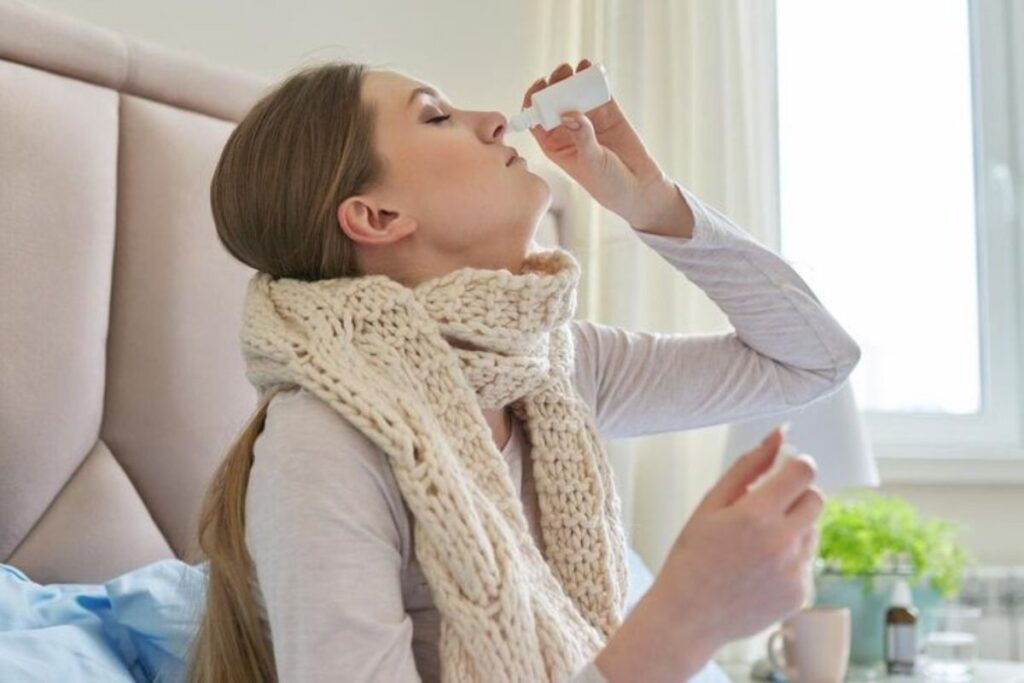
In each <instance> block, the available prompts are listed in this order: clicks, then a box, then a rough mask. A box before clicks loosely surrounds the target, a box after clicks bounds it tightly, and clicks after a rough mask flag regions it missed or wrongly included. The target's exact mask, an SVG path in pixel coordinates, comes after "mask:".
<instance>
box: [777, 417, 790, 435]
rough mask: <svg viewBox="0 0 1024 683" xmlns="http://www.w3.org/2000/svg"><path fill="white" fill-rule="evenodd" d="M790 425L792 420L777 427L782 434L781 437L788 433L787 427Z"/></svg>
mask: <svg viewBox="0 0 1024 683" xmlns="http://www.w3.org/2000/svg"><path fill="white" fill-rule="evenodd" d="M792 424H793V421H792V420H786V421H785V422H783V423H782V425H780V426H779V430H780V431H781V432H782V435H783V436H785V435H786V432H788V431H789V427H790V425H792Z"/></svg>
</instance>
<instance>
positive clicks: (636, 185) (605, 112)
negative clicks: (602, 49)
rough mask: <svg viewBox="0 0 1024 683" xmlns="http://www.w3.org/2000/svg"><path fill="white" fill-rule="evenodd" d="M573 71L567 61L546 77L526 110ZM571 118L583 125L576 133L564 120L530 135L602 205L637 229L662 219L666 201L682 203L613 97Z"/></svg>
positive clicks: (536, 84) (533, 89)
mask: <svg viewBox="0 0 1024 683" xmlns="http://www.w3.org/2000/svg"><path fill="white" fill-rule="evenodd" d="M590 67H591V62H590V60H587V59H583V60H580V62H579V64H578V65H577V66H576V71H581V70H583V69H586V68H590ZM573 73H574V72H573V68H572V66H571V65H570V64H569V63H568V62H563V63H562V64H561V65H559V66H558V67H557V68H556V69H555V70H554V71H552V72H551V75H550V76H548V77H547V78H538V79H537V80H536V81H534V83H533V85H531V86H530V87H529V88H528V89H527V91H526V95H525V96H524V97H523V109H526V108H527V107H529V106H530V104H531V102H532V97H533V94H534V93H536V92H538V91H540V90H543V89H544V88H546V87H548V86H549V85H552V84H554V83H557V82H558V81H561V80H563V79H565V78H568V77H569V76H571V75H572V74H573ZM570 116H571V118H572V120H574V121H576V122H578V123H579V124H580V126H579V128H578V129H576V130H572V129H570V127H568V126H567V125H566V124H565V123H564V122H563V124H562V125H560V126H557V127H556V128H553V129H552V130H550V131H546V130H544V128H543V126H539V125H538V126H534V127H533V128H531V129H530V133H531V134H532V135H533V137H534V139H535V140H536V141H537V143H538V144H539V145H540V148H541V150H542V151H543V152H544V155H545V156H546V157H547V158H548V159H550V160H551V161H552V162H554V163H555V164H557V165H558V166H559V168H561V169H562V170H563V171H565V172H566V173H567V174H569V176H570V177H572V178H573V179H574V180H575V181H576V182H578V183H579V184H580V185H582V186H583V188H584V189H585V190H586V191H587V192H589V193H590V195H591V196H593V197H594V199H595V200H596V201H597V202H598V203H599V204H601V205H602V206H604V207H605V208H606V209H608V210H609V211H613V212H614V213H616V214H618V215H619V216H622V217H623V218H624V219H626V220H627V221H628V222H629V223H630V224H631V225H634V226H638V225H648V224H650V219H652V217H653V216H655V215H664V213H665V212H664V205H665V203H666V202H670V201H676V202H678V201H679V198H678V196H677V194H676V191H675V187H674V185H673V183H672V182H671V181H670V180H669V179H668V178H667V177H666V175H665V174H664V173H663V172H662V170H661V168H660V167H659V166H658V164H657V163H656V162H655V161H654V159H653V158H652V157H651V155H650V154H649V153H648V151H647V148H646V147H645V146H644V143H643V141H642V140H641V139H640V136H639V135H637V133H636V131H635V130H634V129H633V126H632V125H631V124H630V123H629V121H628V120H627V119H626V117H625V115H624V114H623V113H622V110H621V109H619V104H618V102H616V101H615V97H614V96H612V99H611V100H609V101H608V102H605V103H604V104H602V105H601V106H599V107H597V108H595V109H593V110H591V111H589V112H586V113H583V112H571V113H570Z"/></svg>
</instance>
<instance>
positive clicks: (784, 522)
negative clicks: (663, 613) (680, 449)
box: [651, 428, 824, 651]
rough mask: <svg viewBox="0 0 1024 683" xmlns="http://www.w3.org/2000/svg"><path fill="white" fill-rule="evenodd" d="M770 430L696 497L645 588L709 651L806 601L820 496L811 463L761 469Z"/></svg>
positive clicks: (767, 463)
mask: <svg viewBox="0 0 1024 683" xmlns="http://www.w3.org/2000/svg"><path fill="white" fill-rule="evenodd" d="M781 444H782V434H781V432H780V431H779V429H778V428H776V429H775V430H773V431H772V432H771V433H770V434H769V435H768V436H767V437H766V438H765V440H764V441H762V442H761V444H760V445H758V446H757V447H756V448H754V449H753V450H751V451H749V452H747V453H745V454H744V455H743V456H742V457H741V458H739V459H738V460H737V461H736V462H735V463H734V464H733V466H732V467H731V468H730V469H729V470H728V471H727V472H726V473H725V474H724V475H723V476H722V478H721V479H719V481H718V482H717V483H716V484H715V486H714V487H713V488H712V489H711V490H710V491H709V492H708V493H707V494H706V495H705V496H704V498H703V500H702V501H701V502H700V504H699V505H698V506H697V509H696V510H695V511H694V513H693V515H692V516H691V517H690V519H689V520H688V522H687V524H686V526H685V527H684V528H683V530H682V532H681V533H680V534H679V536H678V537H677V539H676V541H675V543H674V545H673V547H672V549H671V551H670V552H669V555H668V557H667V558H666V560H665V563H664V565H663V566H662V568H661V570H660V571H659V573H658V576H657V578H656V579H655V582H654V585H653V586H652V587H651V591H657V594H656V598H657V599H656V602H659V603H663V604H664V605H665V606H667V608H668V609H669V610H670V611H671V613H672V614H674V617H669V618H670V619H672V618H675V619H679V620H682V621H689V620H694V619H696V620H698V621H699V624H700V631H699V632H700V633H701V634H702V637H707V638H709V639H710V640H711V643H710V648H711V651H713V650H714V649H715V648H717V647H719V646H721V645H724V644H725V643H727V642H729V641H731V640H735V639H737V638H742V637H746V636H750V635H753V634H755V633H758V632H760V631H762V630H763V629H765V628H766V627H768V626H770V625H771V624H773V623H775V622H776V621H778V620H779V619H783V618H785V617H787V616H789V615H790V614H792V613H793V612H795V611H797V610H798V609H800V608H801V606H802V605H803V603H804V601H805V599H806V598H807V596H806V595H805V591H806V582H805V580H804V577H805V576H806V574H807V570H808V566H809V564H810V562H811V561H812V560H813V558H814V554H815V552H816V549H817V541H818V528H817V526H815V523H816V521H817V519H818V516H819V515H820V514H821V510H822V506H823V503H824V497H823V494H822V492H821V490H820V489H818V488H817V487H816V486H813V485H811V482H812V481H813V480H814V478H815V476H816V474H817V471H816V467H815V465H814V463H813V460H811V459H809V458H808V457H807V456H804V455H799V456H796V457H794V458H790V459H788V460H787V461H786V462H785V463H784V464H783V465H782V466H781V467H779V468H778V469H776V470H775V471H774V472H770V473H769V474H768V475H767V476H765V478H764V479H763V481H761V482H759V483H758V486H757V487H756V488H755V489H752V490H750V491H748V487H749V486H750V484H752V483H753V482H754V481H755V480H756V479H757V478H758V477H760V476H761V475H763V474H764V473H765V472H767V471H768V470H769V469H770V467H771V465H772V462H773V461H774V459H775V456H776V453H777V452H778V450H779V447H780V446H781Z"/></svg>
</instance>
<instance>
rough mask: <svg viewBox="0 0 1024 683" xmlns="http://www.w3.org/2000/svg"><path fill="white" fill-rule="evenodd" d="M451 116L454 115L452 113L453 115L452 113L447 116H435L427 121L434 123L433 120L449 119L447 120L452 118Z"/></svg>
mask: <svg viewBox="0 0 1024 683" xmlns="http://www.w3.org/2000/svg"><path fill="white" fill-rule="evenodd" d="M451 117H452V115H451V114H448V115H447V116H435V117H434V118H432V119H427V123H433V122H435V121H447V120H448V119H450V118H451Z"/></svg>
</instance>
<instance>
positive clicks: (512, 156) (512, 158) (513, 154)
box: [505, 148, 519, 166]
mask: <svg viewBox="0 0 1024 683" xmlns="http://www.w3.org/2000/svg"><path fill="white" fill-rule="evenodd" d="M518 158H519V154H518V153H517V152H516V150H515V149H514V148H513V149H512V150H511V153H510V154H509V157H508V160H507V161H506V162H505V165H506V166H510V165H511V164H512V162H513V161H515V160H516V159H518Z"/></svg>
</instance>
